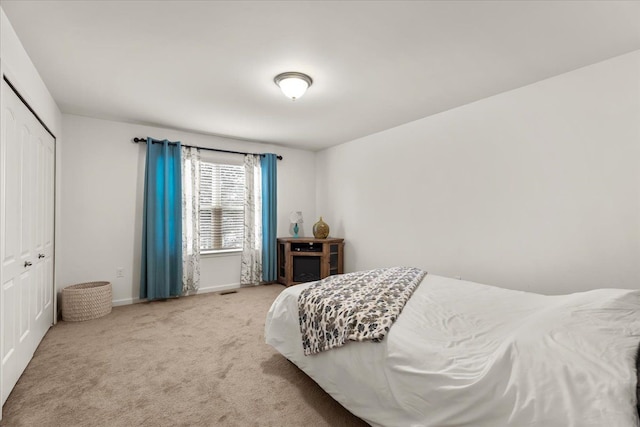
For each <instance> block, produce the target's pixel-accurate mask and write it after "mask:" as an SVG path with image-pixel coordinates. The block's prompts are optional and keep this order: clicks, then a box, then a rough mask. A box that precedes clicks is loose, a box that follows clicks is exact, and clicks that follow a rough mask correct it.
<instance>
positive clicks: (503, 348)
mask: <svg viewBox="0 0 640 427" xmlns="http://www.w3.org/2000/svg"><path fill="white" fill-rule="evenodd" d="M308 285H309V284H302V285H297V286H293V287H290V288H288V289H286V290H285V291H283V292H282V294H280V296H279V297H278V298H277V299H276V301H275V302H274V303H273V305H272V307H271V309H270V311H269V314H268V315H267V321H266V326H265V336H266V341H267V343H268V344H270V345H272V346H273V347H275V348H276V349H277V350H278V351H279V352H280V353H282V354H283V355H284V356H285V357H286V358H288V359H289V360H291V361H292V362H293V363H295V364H296V365H297V366H298V367H299V368H300V369H302V370H303V371H304V372H306V373H307V374H308V375H309V376H310V377H311V378H313V379H314V380H315V381H316V382H317V383H318V384H319V385H320V386H321V387H322V388H323V389H324V390H326V391H327V392H328V393H329V394H330V395H331V396H333V397H334V398H335V399H336V400H337V401H338V402H340V403H341V404H342V405H343V406H344V407H346V408H347V409H349V410H350V411H351V412H352V413H354V414H355V415H357V416H359V417H360V418H362V419H364V420H365V421H367V422H369V423H370V424H372V425H380V426H438V427H441V426H473V427H481V426H487V427H501V426H518V427H523V426H544V427H552V426H558V427H560V426H561V427H568V426H598V427H602V426H636V425H638V416H637V411H636V406H635V405H636V371H635V354H636V351H637V348H638V343H639V341H640V291H630V290H621V289H601V290H596V291H589V292H583V293H576V294H571V295H563V296H544V295H538V294H533V293H526V292H519V291H511V290H505V289H500V288H495V287H491V286H485V285H480V284H477V283H472V282H466V281H461V280H453V279H447V278H444V277H439V276H435V275H431V274H429V275H427V276H426V278H425V279H424V280H423V282H422V284H421V285H420V286H419V287H418V289H417V290H416V291H415V293H414V295H413V296H412V297H411V299H410V300H409V301H408V303H407V305H406V306H405V308H404V310H403V312H402V314H401V315H400V317H399V318H398V320H397V321H396V323H395V324H394V325H393V326H392V327H391V330H390V331H389V334H388V336H387V337H386V339H385V340H384V341H383V342H382V343H371V342H349V343H347V344H346V345H345V346H344V347H341V348H337V349H332V350H329V351H326V352H322V353H319V354H316V355H312V356H304V355H303V351H302V342H301V338H300V329H299V324H298V306H297V297H298V294H299V293H300V292H301V291H302V289H303V288H305V287H306V286H308Z"/></svg>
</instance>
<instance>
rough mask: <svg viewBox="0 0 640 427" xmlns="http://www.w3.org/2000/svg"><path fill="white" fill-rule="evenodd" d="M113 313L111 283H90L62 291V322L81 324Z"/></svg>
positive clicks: (69, 287)
mask: <svg viewBox="0 0 640 427" xmlns="http://www.w3.org/2000/svg"><path fill="white" fill-rule="evenodd" d="M109 313H111V283H109V282H89V283H80V284H78V285H72V286H68V287H66V288H64V289H63V290H62V320H64V321H67V322H81V321H83V320H91V319H97V318H98V317H102V316H105V315H107V314H109Z"/></svg>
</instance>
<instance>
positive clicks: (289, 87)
mask: <svg viewBox="0 0 640 427" xmlns="http://www.w3.org/2000/svg"><path fill="white" fill-rule="evenodd" d="M273 81H274V82H275V83H276V84H277V85H278V87H280V90H282V93H284V94H285V96H287V97H288V98H291V99H292V100H293V101H295V100H296V99H298V98H300V97H301V96H302V95H304V93H305V92H306V91H307V89H308V88H309V86H311V84H312V83H313V80H311V77H309V76H307V75H306V74H303V73H298V72H295V71H289V72H286V73H282V74H278V75H277V76H275V78H274V79H273Z"/></svg>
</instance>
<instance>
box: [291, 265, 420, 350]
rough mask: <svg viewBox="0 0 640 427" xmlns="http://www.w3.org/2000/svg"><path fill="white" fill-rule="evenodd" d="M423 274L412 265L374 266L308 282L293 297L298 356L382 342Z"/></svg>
mask: <svg viewBox="0 0 640 427" xmlns="http://www.w3.org/2000/svg"><path fill="white" fill-rule="evenodd" d="M426 274H427V272H426V271H423V270H420V269H417V268H412V267H392V268H380V269H376V270H369V271H359V272H356V273H348V274H342V275H337V276H330V277H327V278H326V279H322V280H320V281H318V282H316V283H314V284H312V285H311V286H309V287H308V288H307V289H305V290H304V291H302V293H301V294H300V296H299V297H298V314H299V320H300V332H301V333H302V346H303V348H304V354H305V355H306V356H309V355H311V354H315V353H319V352H321V351H325V350H329V349H331V348H335V347H340V346H343V345H344V344H346V343H347V341H365V340H371V341H373V342H380V341H382V340H383V339H384V337H385V335H386V334H387V332H389V328H390V327H391V325H392V324H393V322H395V320H396V319H397V318H398V316H399V315H400V312H401V311H402V309H403V308H404V305H405V304H406V302H407V301H408V300H409V297H411V294H412V293H413V291H414V290H415V289H416V288H417V287H418V285H419V284H420V282H421V281H422V279H423V277H424V276H425V275H426Z"/></svg>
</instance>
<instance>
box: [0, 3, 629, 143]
mask: <svg viewBox="0 0 640 427" xmlns="http://www.w3.org/2000/svg"><path fill="white" fill-rule="evenodd" d="M0 5H1V6H2V8H3V9H4V11H5V13H6V14H7V16H8V18H9V21H10V22H11V23H12V25H13V27H14V29H15V30H16V33H17V34H18V37H19V38H20V40H21V41H22V43H23V45H24V47H25V49H26V51H27V53H28V54H29V56H30V57H31V59H32V61H33V62H34V64H35V66H36V68H37V69H38V71H39V72H40V75H41V76H42V78H43V79H44V81H45V83H46V85H47V87H48V88H49V90H50V91H51V94H52V95H53V97H54V99H55V100H56V102H57V103H58V106H59V107H60V109H61V110H62V112H64V113H70V114H79V115H84V116H91V117H97V118H105V119H113V120H120V121H126V122H132V123H141V124H149V125H156V126H162V127H169V128H175V129H183V130H189V131H195V132H200V133H206V134H216V135H224V136H230V137H234V138H240V139H248V140H256V141H263V142H269V143H275V144H280V145H285V146H291V147H298V148H303V149H310V150H318V149H322V148H326V147H330V146H333V145H336V144H340V143H343V142H346V141H350V140H353V139H356V138H359V137H363V136H366V135H369V134H372V133H375V132H379V131H381V130H384V129H387V128H390V127H394V126H398V125H401V124H403V123H407V122H410V121H413V120H416V119H419V118H422V117H426V116H429V115H432V114H436V113H438V112H441V111H445V110H448V109H451V108H454V107H457V106H460V105H463V104H467V103H469V102H473V101H475V100H478V99H482V98H485V97H488V96H491V95H495V94H497V93H500V92H504V91H507V90H510V89H514V88H517V87H521V86H523V85H527V84H530V83H533V82H536V81H539V80H542V79H545V78H547V77H551V76H554V75H557V74H560V73H564V72H567V71H570V70H573V69H576V68H579V67H582V66H585V65H588V64H592V63H595V62H598V61H602V60H605V59H608V58H611V57H614V56H617V55H621V54H624V53H627V52H630V51H633V50H638V49H640V2H636V1H626V2H625V1H580V2H569V1H565V2H547V1H519V2H517V1H442V2H440V1H430V2H418V1H410V2H403V1H340V2H338V1H330V2H320V1H317V2H302V1H297V2H292V1H252V2H241V1H235V2H213V1H193V2H191V1H11V0H0ZM284 71H301V72H304V73H307V74H309V75H310V76H311V77H312V78H313V80H314V83H313V85H312V86H311V88H310V89H309V91H308V92H307V94H306V95H305V96H304V97H302V98H300V99H299V100H297V101H295V102H293V101H291V100H289V99H288V98H286V97H285V96H284V95H282V93H281V92H280V91H279V89H278V87H277V86H276V85H275V84H274V83H273V78H274V76H275V75H277V74H279V73H281V72H284Z"/></svg>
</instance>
